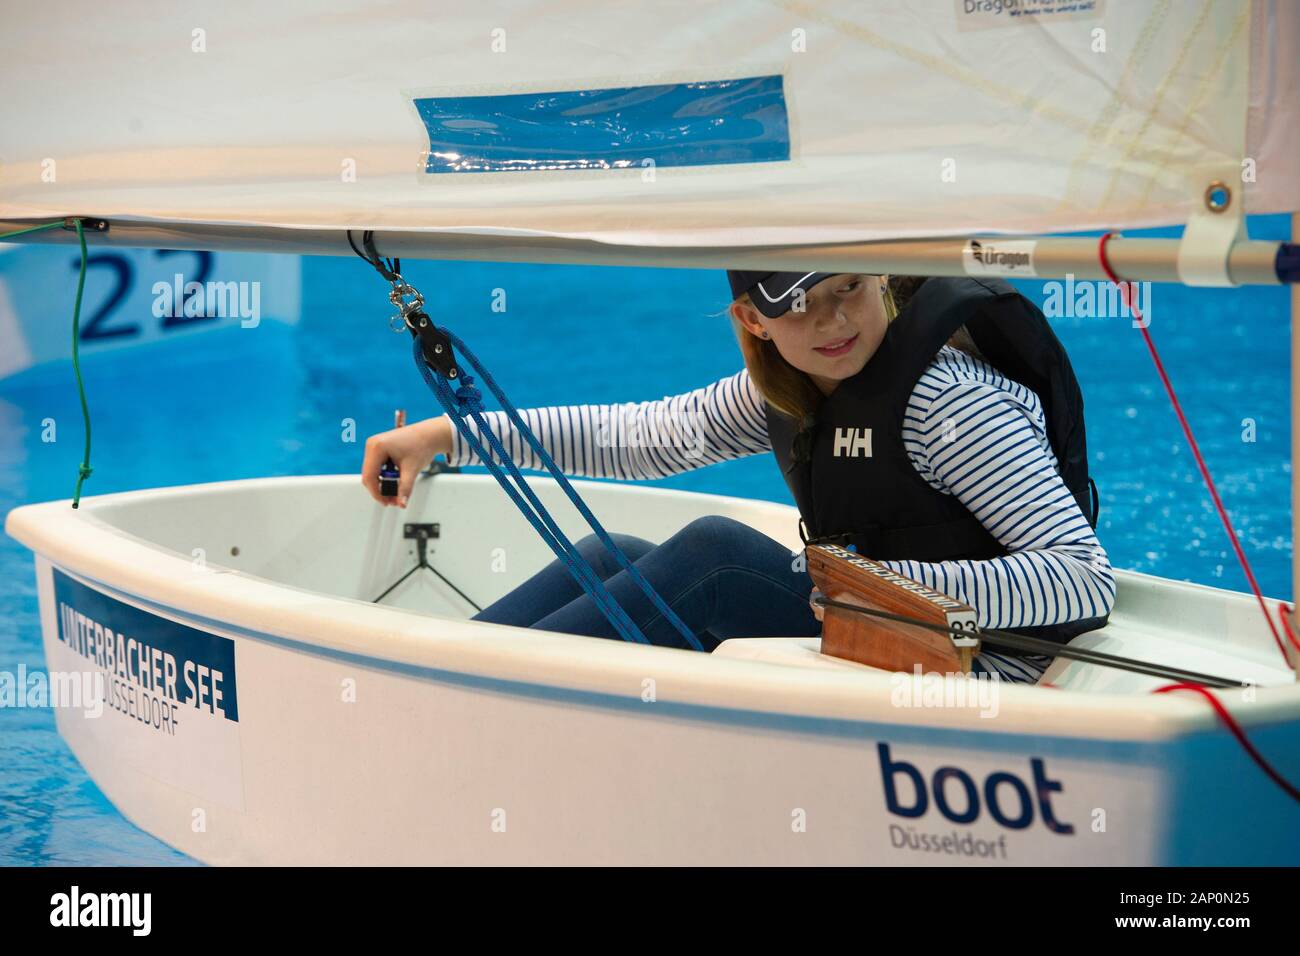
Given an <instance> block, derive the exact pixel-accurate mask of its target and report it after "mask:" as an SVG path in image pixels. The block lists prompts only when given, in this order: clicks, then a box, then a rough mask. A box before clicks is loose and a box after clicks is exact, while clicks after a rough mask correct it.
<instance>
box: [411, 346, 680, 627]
mask: <svg viewBox="0 0 1300 956" xmlns="http://www.w3.org/2000/svg"><path fill="white" fill-rule="evenodd" d="M442 331H444V332H446V333H447V335H448V337H449V338H450V339H451V341H452V344H453V345H454V347H455V348H456V349H458V350H459V351H460V352H461V354H462V355H464V356H465V359H466V360H467V361H468V363H469V364H470V365H471V366H472V367H473V368H474V371H475V372H477V373H478V374H479V375H480V376H481V377H482V379H483V383H484V384H485V385H486V386H487V388H488V389H489V391H491V392H492V394H493V396H494V397H495V398H496V400H497V401H498V402H499V403H500V405H501V408H502V410H503V411H504V412H505V414H506V417H507V418H508V419H509V420H510V422H511V424H513V425H514V426H515V428H516V429H518V431H519V433H520V434H521V435H522V436H523V437H524V440H525V441H527V442H528V444H529V445H530V446H531V447H532V449H533V451H534V452H536V454H537V457H538V458H539V459H540V460H541V462H542V465H543V466H544V467H545V468H546V470H547V471H548V472H550V473H551V475H552V476H553V477H554V478H555V480H556V483H557V484H558V485H559V486H560V487H561V488H562V489H563V490H564V493H565V494H566V495H567V496H568V497H569V500H570V501H572V502H573V505H574V507H576V508H577V509H578V512H579V513H580V514H581V515H582V517H583V518H584V519H585V520H586V522H587V524H588V525H589V526H590V527H591V529H592V531H593V532H595V534H596V537H597V538H598V539H599V540H600V542H601V544H603V545H604V546H605V548H606V550H607V551H609V553H610V554H611V555H612V556H613V557H614V560H615V561H617V562H618V564H619V565H620V566H621V567H622V568H623V569H624V570H625V571H627V572H628V576H629V577H630V578H631V579H632V580H633V581H634V582H635V583H636V585H637V587H639V588H640V589H641V591H642V593H644V594H645V595H646V597H647V598H649V599H650V602H651V603H652V604H653V605H654V606H655V609H656V610H658V611H659V613H660V614H662V615H663V616H664V618H665V619H666V620H668V622H669V623H671V624H672V625H673V626H674V627H675V628H676V629H677V630H678V631H679V632H680V633H681V635H682V637H683V638H685V640H686V642H687V644H688V645H689V646H691V647H693V648H694V649H695V650H697V651H702V650H704V647H703V646H702V645H701V644H700V641H699V638H697V637H696V636H695V633H694V632H693V631H692V630H691V629H690V628H688V627H687V626H686V624H685V623H684V622H683V621H682V620H681V618H679V617H678V616H677V614H676V613H675V612H674V611H673V609H672V608H671V607H669V606H668V604H667V602H666V601H664V599H663V598H662V597H660V595H659V593H658V592H657V591H655V589H654V587H653V586H651V584H650V582H649V581H647V580H646V579H645V576H644V575H642V574H641V571H640V570H639V569H638V568H637V567H636V565H634V564H633V563H632V562H631V561H630V560H628V557H627V555H626V554H624V553H623V550H622V549H621V548H620V547H619V546H618V545H617V544H615V543H614V540H613V539H612V538H611V537H610V536H609V534H608V533H607V532H606V531H605V529H604V527H602V526H601V524H600V522H599V521H597V520H596V516H595V515H593V514H592V513H591V509H589V508H588V507H587V504H586V502H584V501H583V500H582V498H581V496H579V495H578V493H577V492H576V491H575V490H574V489H573V486H572V485H570V484H569V482H568V479H567V478H566V477H565V476H564V473H563V472H561V471H560V469H559V468H558V467H557V466H556V464H555V462H554V460H552V458H551V456H550V454H549V453H548V452H547V451H546V449H545V448H544V447H543V446H542V444H541V442H540V441H539V440H538V439H537V436H536V435H534V434H533V431H532V429H530V428H529V427H528V426H527V424H525V423H524V421H523V419H522V418H521V417H520V415H519V412H518V410H516V409H515V407H514V405H512V404H511V403H510V400H509V399H508V398H506V396H505V393H504V392H502V391H501V389H500V387H499V386H498V385H497V384H496V382H495V380H493V378H492V376H491V374H490V373H489V372H488V371H487V370H486V369H484V368H483V366H482V365H481V364H480V363H479V361H478V359H477V358H476V357H475V355H474V353H473V352H471V351H470V350H469V348H468V347H466V345H465V343H464V342H462V341H461V340H460V339H459V338H458V337H457V336H456V335H455V334H454V333H452V332H450V331H448V330H446V329H443V330H442ZM414 354H415V364H416V367H417V368H418V369H419V370H420V375H421V376H422V377H423V378H424V381H425V383H426V384H427V385H428V386H429V388H430V389H431V390H432V391H433V393H434V395H435V396H436V397H437V399H438V402H439V404H441V405H442V407H443V408H444V409H445V410H446V412H447V415H448V417H449V418H451V420H452V422H453V423H454V424H455V426H456V430H457V431H459V432H460V434H461V436H462V437H463V438H464V439H465V440H466V442H467V443H468V444H469V446H470V448H471V449H473V451H474V453H475V454H476V455H477V456H478V458H479V460H480V461H481V462H482V463H483V464H484V465H485V466H486V467H487V469H488V471H489V472H491V474H492V476H493V477H494V478H495V479H496V480H497V483H498V484H500V485H501V487H502V489H503V490H504V491H505V492H506V494H507V495H508V496H509V497H510V500H511V501H513V502H514V503H515V507H517V508H518V509H519V510H520V512H521V513H522V514H523V515H524V517H525V518H527V519H528V521H529V523H530V524H531V525H532V526H533V528H534V529H535V530H536V531H537V533H538V535H540V536H541V538H542V540H544V541H545V542H546V543H547V545H549V546H550V548H551V550H552V551H554V552H555V554H556V556H557V557H558V558H559V559H560V560H561V561H563V562H564V564H565V566H566V567H567V568H568V569H569V573H570V574H572V575H573V577H574V579H575V580H576V581H577V582H578V584H579V585H581V587H582V589H583V590H584V591H586V592H587V594H589V595H590V596H591V598H592V600H593V601H595V602H596V606H597V607H599V608H600V610H601V612H602V613H603V614H604V615H605V617H606V618H608V620H609V622H610V624H612V625H613V627H614V629H615V630H616V631H618V633H619V635H620V636H621V637H622V638H623V639H624V640H625V641H636V642H638V643H641V644H648V643H649V641H648V640H647V639H646V637H645V635H644V634H642V633H641V630H640V628H638V627H637V626H636V624H635V623H634V622H633V621H632V619H631V618H630V617H628V615H627V612H626V611H624V610H623V608H622V606H621V605H620V604H619V603H618V602H617V601H616V600H615V599H614V597H613V595H611V594H610V593H609V591H608V590H607V589H606V587H605V584H604V582H603V581H601V580H600V578H599V577H598V576H597V575H596V573H595V571H593V570H592V568H591V565H590V564H588V563H587V561H586V559H585V558H583V557H582V555H581V554H579V553H578V551H577V549H576V548H575V547H574V546H573V544H572V542H570V541H569V539H568V538H567V537H566V536H565V535H564V532H562V531H561V530H560V528H559V526H558V525H556V524H555V521H554V519H553V518H551V515H550V513H549V512H548V511H547V510H546V507H545V506H544V505H543V504H542V503H541V501H540V500H538V498H537V496H536V494H535V493H534V492H533V490H532V489H531V488H530V487H529V486H528V483H527V482H526V481H525V480H524V478H523V475H521V474H520V473H519V469H518V467H517V466H516V465H515V463H514V460H513V459H512V458H511V456H510V455H509V453H507V452H506V450H505V449H504V448H503V447H502V445H501V441H500V439H499V438H498V437H497V435H496V433H495V432H493V431H492V429H491V428H489V427H488V424H487V422H486V421H485V420H484V418H483V415H482V412H483V401H482V395H481V393H480V392H479V390H478V389H477V388H475V387H474V379H473V377H472V376H468V375H466V376H462V377H461V380H460V385H459V387H458V388H457V389H456V392H455V393H454V394H453V393H452V390H451V386H450V384H449V383H448V381H447V379H446V378H445V377H444V376H443V375H442V374H441V373H438V372H437V371H436V370H434V369H432V368H430V367H429V364H428V363H427V362H425V360H424V351H423V348H422V345H421V342H420V340H419V339H418V338H417V339H415V340H414ZM467 413H468V415H469V416H470V417H471V418H472V419H473V421H474V424H475V425H477V426H478V430H479V434H480V435H482V436H485V437H486V438H487V442H488V444H489V445H490V446H491V448H492V451H493V452H494V453H495V455H496V456H497V457H498V458H499V459H500V463H498V462H497V461H496V460H494V458H493V457H492V456H490V455H488V454H487V452H486V451H485V449H484V448H483V444H482V442H481V441H480V440H479V438H478V437H477V436H476V435H475V434H474V432H473V431H472V430H471V429H470V428H469V426H468V424H467V423H466V420H465V417H466V414H467ZM501 464H504V465H505V466H506V468H507V469H508V470H509V473H510V479H512V480H513V484H512V482H511V481H510V480H507V477H506V475H505V474H504V473H503V472H502V470H501ZM516 486H517V489H518V490H516ZM520 492H522V496H523V497H521V494H520ZM525 497H526V498H527V499H528V504H525V502H524V500H523V498H525ZM529 504H530V505H531V506H532V507H529Z"/></svg>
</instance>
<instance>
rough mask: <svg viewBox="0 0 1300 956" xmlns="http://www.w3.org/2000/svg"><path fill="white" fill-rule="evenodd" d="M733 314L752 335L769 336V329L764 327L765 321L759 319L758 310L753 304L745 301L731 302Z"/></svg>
mask: <svg viewBox="0 0 1300 956" xmlns="http://www.w3.org/2000/svg"><path fill="white" fill-rule="evenodd" d="M731 314H732V316H733V317H734V318H735V320H736V321H737V322H739V323H740V324H741V325H743V326H744V327H745V330H746V331H748V332H749V333H750V334H751V335H756V336H758V337H759V338H760V339H765V338H767V329H765V328H763V323H762V322H760V321H759V320H758V310H757V309H756V308H754V307H753V306H752V305H748V304H746V303H744V302H733V303H731Z"/></svg>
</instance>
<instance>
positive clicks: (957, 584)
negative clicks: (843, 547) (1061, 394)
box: [883, 382, 1115, 628]
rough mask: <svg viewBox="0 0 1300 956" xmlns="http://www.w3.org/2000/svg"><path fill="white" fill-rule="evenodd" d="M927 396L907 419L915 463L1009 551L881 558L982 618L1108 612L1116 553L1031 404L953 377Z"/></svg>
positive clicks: (1035, 619) (1012, 621)
mask: <svg viewBox="0 0 1300 956" xmlns="http://www.w3.org/2000/svg"><path fill="white" fill-rule="evenodd" d="M920 405H921V407H920V408H919V409H916V404H915V402H914V404H913V405H912V407H913V409H916V410H918V411H919V412H920V414H919V415H917V416H915V417H913V416H911V415H909V420H908V423H907V425H908V428H907V431H908V433H909V434H908V444H909V454H910V455H911V457H912V460H913V462H914V463H915V464H916V465H917V468H918V471H919V472H920V473H921V474H922V476H924V477H925V478H927V480H929V481H930V482H931V484H933V485H934V486H935V487H939V488H943V489H946V490H948V491H950V492H951V493H952V494H953V495H955V496H956V497H957V499H958V500H959V501H961V503H962V504H964V505H965V506H966V507H967V508H968V509H969V510H970V512H971V513H972V514H973V515H975V517H976V518H978V519H979V521H980V523H981V524H983V525H984V527H985V528H987V529H988V530H989V532H990V533H991V534H992V535H993V536H994V537H995V538H997V540H998V541H1000V542H1001V543H1002V544H1003V545H1004V546H1005V547H1006V548H1007V550H1008V551H1010V552H1012V553H1011V554H1009V555H1007V556H1006V557H1001V558H991V559H989V560H984V561H940V562H934V563H927V562H921V561H886V562H883V563H884V564H886V565H888V566H889V567H890V568H892V569H893V570H895V571H897V572H898V573H899V574H904V575H907V576H908V577H910V578H915V579H916V580H918V581H922V582H924V583H925V584H928V585H929V586H930V587H933V588H935V589H936V590H939V591H942V592H943V593H945V594H948V595H951V596H952V597H954V598H956V599H957V600H959V601H962V602H964V603H967V604H970V605H971V606H972V607H975V608H976V609H977V610H978V612H979V623H980V624H981V625H982V626H984V627H994V628H1006V627H1030V626H1034V625H1039V624H1059V623H1062V622H1065V621H1075V620H1079V619H1081V618H1088V617H1099V616H1101V615H1104V614H1108V613H1110V610H1111V608H1112V607H1113V605H1114V602H1115V577H1114V573H1113V572H1112V570H1111V566H1110V561H1109V559H1108V558H1107V557H1106V552H1105V550H1104V549H1103V548H1102V546H1101V542H1100V541H1098V540H1097V535H1096V534H1095V533H1094V532H1093V529H1092V527H1091V526H1090V525H1089V524H1088V522H1087V520H1086V519H1085V518H1084V516H1083V512H1082V511H1080V509H1079V505H1078V502H1076V501H1075V499H1074V495H1072V494H1071V493H1070V490H1069V489H1068V488H1067V487H1066V486H1065V482H1064V481H1062V480H1061V476H1060V474H1059V473H1058V471H1057V468H1056V463H1055V459H1054V456H1052V455H1051V454H1050V452H1049V451H1048V450H1047V449H1046V448H1044V445H1045V443H1046V438H1045V437H1044V436H1043V434H1042V430H1041V428H1040V427H1036V425H1035V422H1034V421H1033V418H1032V417H1031V410H1030V409H1027V408H1026V406H1025V405H1024V404H1023V403H1018V402H1017V401H1016V400H1015V399H1014V398H1013V397H1012V396H1011V395H1009V394H1008V393H1007V392H1005V391H1003V390H1002V389H1000V388H997V387H996V386H992V385H986V384H983V383H979V382H955V383H952V384H949V385H947V386H945V387H943V388H942V389H940V390H939V391H938V392H937V393H936V394H934V395H933V396H932V397H931V398H929V399H928V400H923V401H921V403H920ZM1032 411H1037V406H1034V407H1033V409H1032ZM1039 414H1041V413H1039ZM1049 447H1050V446H1049Z"/></svg>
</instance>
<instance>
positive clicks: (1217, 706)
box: [1151, 684, 1300, 803]
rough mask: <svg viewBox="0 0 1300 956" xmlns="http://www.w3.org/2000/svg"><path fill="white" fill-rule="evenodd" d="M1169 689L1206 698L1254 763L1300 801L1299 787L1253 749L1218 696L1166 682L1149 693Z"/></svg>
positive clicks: (1204, 690)
mask: <svg viewBox="0 0 1300 956" xmlns="http://www.w3.org/2000/svg"><path fill="white" fill-rule="evenodd" d="M1171 690H1190V691H1195V692H1196V693H1198V694H1200V695H1201V696H1202V697H1204V698H1205V699H1206V700H1208V701H1209V702H1210V706H1211V707H1213V708H1214V712H1215V713H1216V714H1218V715H1219V719H1220V720H1222V721H1223V722H1224V723H1225V724H1226V725H1227V727H1228V729H1229V730H1230V731H1232V735H1233V736H1234V737H1236V738H1237V743H1239V744H1241V747H1242V749H1243V750H1245V751H1246V753H1248V754H1250V758H1251V759H1252V760H1254V761H1255V763H1257V764H1259V767H1260V769H1261V770H1263V771H1264V772H1265V773H1266V774H1268V776H1269V778H1270V779H1271V780H1272V781H1273V782H1274V783H1275V784H1277V785H1278V786H1279V787H1281V788H1282V790H1283V791H1284V792H1285V793H1286V795H1287V796H1288V797H1290V798H1291V799H1292V800H1295V801H1296V802H1297V803H1300V789H1296V787H1295V786H1293V785H1292V784H1291V783H1289V782H1288V781H1287V780H1286V779H1285V778H1284V777H1283V776H1282V775H1281V774H1280V773H1278V772H1277V771H1276V770H1274V769H1273V767H1272V765H1271V764H1270V763H1269V762H1268V761H1267V760H1265V759H1264V755H1263V754H1261V753H1260V752H1259V751H1258V750H1256V749H1255V745H1254V744H1252V743H1251V742H1250V740H1249V739H1247V737H1246V732H1245V731H1243V730H1242V729H1241V725H1240V724H1238V723H1237V721H1236V720H1235V719H1234V718H1233V716H1232V714H1230V713H1228V708H1226V707H1224V706H1223V701H1221V700H1219V698H1217V697H1215V696H1214V695H1213V694H1211V693H1210V692H1209V690H1207V689H1206V688H1204V687H1202V686H1201V685H1200V684H1167V685H1165V686H1164V687H1157V688H1156V689H1155V690H1153V691H1152V692H1151V693H1153V694H1164V693H1168V692H1169V691H1171Z"/></svg>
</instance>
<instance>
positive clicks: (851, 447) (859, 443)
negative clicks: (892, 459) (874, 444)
mask: <svg viewBox="0 0 1300 956" xmlns="http://www.w3.org/2000/svg"><path fill="white" fill-rule="evenodd" d="M834 454H835V457H836V458H856V457H857V456H858V455H861V456H862V457H863V458H870V457H871V429H870V428H837V429H835V453H834Z"/></svg>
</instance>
